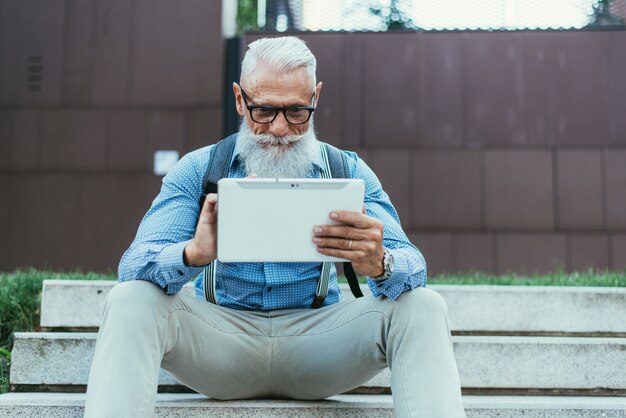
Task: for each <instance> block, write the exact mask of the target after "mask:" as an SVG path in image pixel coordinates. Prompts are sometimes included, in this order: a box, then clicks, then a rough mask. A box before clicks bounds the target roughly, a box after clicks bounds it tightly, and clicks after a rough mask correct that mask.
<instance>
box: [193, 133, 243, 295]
mask: <svg viewBox="0 0 626 418" xmlns="http://www.w3.org/2000/svg"><path fill="white" fill-rule="evenodd" d="M236 142H237V134H236V133H235V134H233V135H230V136H229V137H227V138H224V139H223V140H221V141H220V142H218V143H217V144H216V145H215V147H214V148H213V151H212V152H211V156H210V157H209V165H208V167H207V170H206V172H205V173H204V177H203V178H202V196H201V197H200V209H201V210H202V206H203V205H204V200H205V199H206V195H207V194H209V193H217V182H218V181H220V179H222V178H224V177H228V169H229V168H230V160H232V158H233V152H234V151H235V143H236ZM202 273H203V274H202V276H203V280H202V282H203V285H204V298H205V299H206V300H207V301H208V302H211V303H214V304H216V305H217V304H218V303H217V294H216V292H215V278H216V277H217V260H213V262H211V264H209V265H208V266H206V267H205V268H204V270H203V271H202Z"/></svg>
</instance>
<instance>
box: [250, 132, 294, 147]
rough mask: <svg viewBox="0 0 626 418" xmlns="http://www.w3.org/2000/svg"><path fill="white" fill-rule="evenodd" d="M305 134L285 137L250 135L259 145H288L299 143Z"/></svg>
mask: <svg viewBox="0 0 626 418" xmlns="http://www.w3.org/2000/svg"><path fill="white" fill-rule="evenodd" d="M304 135H305V134H302V135H285V136H275V135H271V134H260V135H252V137H253V139H254V142H256V143H257V144H260V145H289V144H292V143H294V142H297V141H299V140H300V139H302V137H304Z"/></svg>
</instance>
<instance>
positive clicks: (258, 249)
mask: <svg viewBox="0 0 626 418" xmlns="http://www.w3.org/2000/svg"><path fill="white" fill-rule="evenodd" d="M364 193H365V185H364V183H363V181H362V180H360V179H228V178H226V179H222V180H220V181H219V182H218V222H217V229H218V231H217V234H218V239H217V258H218V260H219V261H220V262H222V263H232V262H319V261H345V260H343V259H340V258H335V257H329V256H326V255H323V254H320V253H318V252H317V250H316V247H315V244H314V243H313V227H314V226H316V225H325V224H326V225H333V224H337V222H334V221H332V220H331V219H330V218H329V214H330V212H331V211H333V210H348V211H353V212H361V211H362V210H363V199H364Z"/></svg>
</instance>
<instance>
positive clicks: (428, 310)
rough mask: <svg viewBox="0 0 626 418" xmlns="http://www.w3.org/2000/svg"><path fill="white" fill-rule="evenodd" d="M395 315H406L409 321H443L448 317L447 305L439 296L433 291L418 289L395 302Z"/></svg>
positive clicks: (404, 294)
mask: <svg viewBox="0 0 626 418" xmlns="http://www.w3.org/2000/svg"><path fill="white" fill-rule="evenodd" d="M395 303H396V304H397V306H396V309H394V314H395V315H398V314H399V315H408V316H410V317H411V320H416V321H419V320H424V319H426V320H433V319H435V318H442V319H445V318H447V316H448V305H447V303H446V301H445V300H444V299H443V298H442V297H441V295H440V294H439V293H437V292H435V291H434V290H431V289H427V288H424V287H419V288H416V289H413V290H411V291H408V292H404V293H403V294H402V295H400V297H398V299H397V300H396V301H395Z"/></svg>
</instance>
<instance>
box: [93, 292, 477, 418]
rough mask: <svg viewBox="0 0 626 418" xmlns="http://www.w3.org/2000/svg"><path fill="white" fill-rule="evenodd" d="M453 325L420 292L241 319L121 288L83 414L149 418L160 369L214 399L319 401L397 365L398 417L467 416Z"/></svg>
mask: <svg viewBox="0 0 626 418" xmlns="http://www.w3.org/2000/svg"><path fill="white" fill-rule="evenodd" d="M447 317H448V315H447V306H446V304H445V302H444V301H443V299H442V298H441V296H439V295H438V294H437V293H436V292H434V291H431V290H429V289H424V288H418V289H415V290H413V291H410V292H406V293H404V294H402V295H401V296H400V297H399V298H398V300H396V301H392V300H389V299H387V298H383V297H378V298H374V297H373V296H371V295H370V296H366V297H363V298H359V299H356V300H354V301H350V302H343V303H339V304H335V305H332V306H327V307H324V308H321V309H286V310H276V311H239V310H234V309H229V308H224V307H221V306H217V305H213V304H210V303H208V302H205V301H203V300H200V299H197V298H195V297H193V296H190V295H184V294H177V295H173V296H168V295H166V294H165V293H164V292H163V290H162V289H160V288H159V287H158V286H156V285H154V284H152V283H150V282H146V281H141V280H137V281H130V282H124V283H120V284H117V285H116V286H115V287H114V288H113V289H112V290H111V292H110V293H109V295H108V296H107V301H106V307H105V310H104V315H103V319H102V325H101V327H100V332H99V335H98V341H97V344H96V351H95V354H94V358H93V363H92V366H91V371H90V375H89V383H88V387H87V401H86V411H85V416H86V417H87V418H96V417H116V418H121V417H133V418H138V417H151V416H153V414H154V407H155V399H156V393H157V384H158V375H159V368H160V367H162V368H163V369H165V370H167V371H168V372H170V374H172V375H173V376H174V377H175V378H176V379H178V380H179V381H180V382H181V383H184V384H185V385H187V386H189V387H190V388H192V389H194V390H196V391H197V392H199V393H202V394H205V395H207V396H209V397H211V398H216V399H250V398H287V399H322V398H326V397H328V396H331V395H336V394H339V393H342V392H345V391H348V390H350V389H353V388H355V387H358V386H360V385H361V384H363V383H365V382H366V381H367V380H369V379H370V378H372V377H373V376H375V375H376V374H377V373H378V372H380V371H381V370H383V369H384V368H385V367H387V366H389V368H390V369H391V389H392V394H393V402H394V409H395V412H396V415H397V416H398V417H419V418H429V417H433V418H446V417H449V418H457V417H465V413H464V410H463V406H462V403H461V390H460V384H459V377H458V372H457V367H456V362H455V359H454V353H453V351H452V343H451V340H450V330H449V326H448V319H447Z"/></svg>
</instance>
